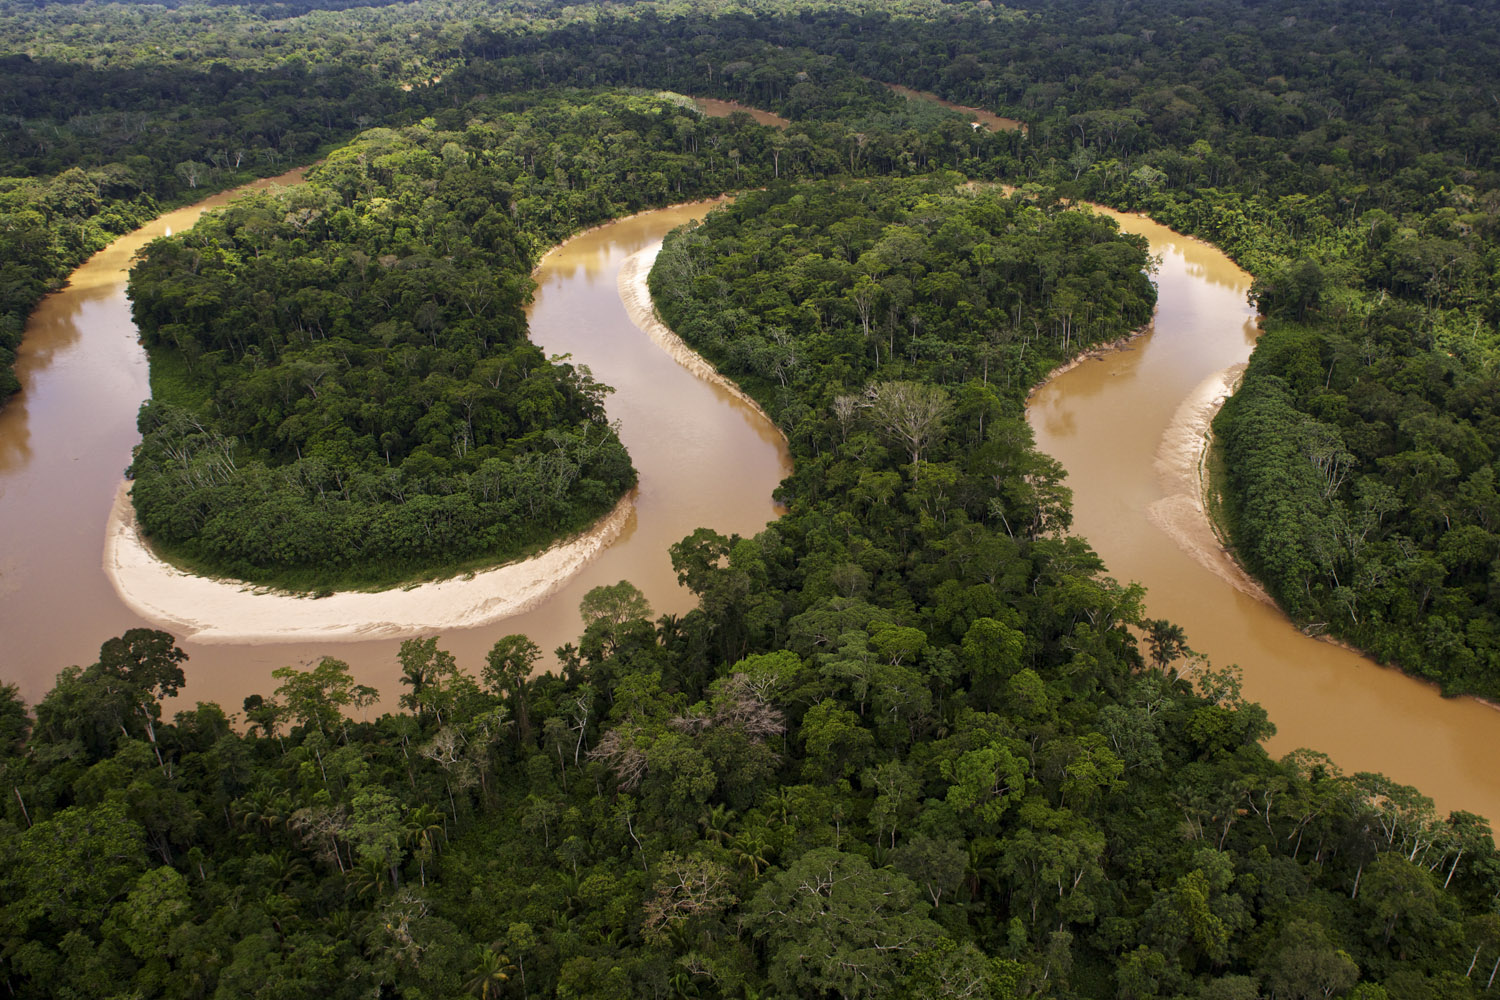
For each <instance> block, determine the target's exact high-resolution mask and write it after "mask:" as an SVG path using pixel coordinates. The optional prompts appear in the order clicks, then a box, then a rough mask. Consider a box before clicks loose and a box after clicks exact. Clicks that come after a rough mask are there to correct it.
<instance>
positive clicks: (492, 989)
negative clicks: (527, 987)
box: [464, 941, 516, 1000]
mask: <svg viewBox="0 0 1500 1000" xmlns="http://www.w3.org/2000/svg"><path fill="white" fill-rule="evenodd" d="M514 971H516V967H515V966H514V965H512V964H511V961H510V959H509V958H507V957H506V956H505V955H504V954H503V953H502V952H501V951H500V942H498V941H496V942H495V943H494V944H492V945H489V946H485V945H482V944H477V945H475V946H474V974H473V975H472V976H471V977H470V978H469V981H468V982H467V983H465V984H464V987H465V989H467V990H468V991H469V992H470V993H472V994H474V995H475V996H476V997H479V1000H490V998H491V997H495V996H499V995H500V987H502V986H504V985H505V984H506V983H508V982H510V974H511V973H512V972H514Z"/></svg>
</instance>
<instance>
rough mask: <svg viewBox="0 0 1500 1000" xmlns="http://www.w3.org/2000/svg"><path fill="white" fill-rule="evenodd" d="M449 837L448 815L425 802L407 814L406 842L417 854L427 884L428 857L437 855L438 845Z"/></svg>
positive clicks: (418, 868) (418, 865) (418, 864)
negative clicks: (445, 815)
mask: <svg viewBox="0 0 1500 1000" xmlns="http://www.w3.org/2000/svg"><path fill="white" fill-rule="evenodd" d="M446 839H447V822H446V817H444V815H443V814H442V813H440V812H438V810H437V809H435V808H434V807H432V806H430V805H427V804H426V803H425V802H424V803H423V804H422V805H419V806H417V807H416V808H415V809H413V810H412V811H411V812H409V813H407V814H406V842H407V843H408V844H411V845H412V846H413V847H414V848H415V851H416V855H417V872H418V874H419V876H420V878H421V880H422V884H423V885H424V886H425V885H426V884H427V859H428V858H432V857H436V856H437V852H438V846H439V845H440V844H441V843H442V842H443V841H444V840H446Z"/></svg>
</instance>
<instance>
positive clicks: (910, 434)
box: [865, 382, 953, 478]
mask: <svg viewBox="0 0 1500 1000" xmlns="http://www.w3.org/2000/svg"><path fill="white" fill-rule="evenodd" d="M865 399H866V401H867V404H868V406H869V409H870V416H871V417H872V418H873V419H874V420H875V423H876V424H877V425H879V426H880V428H881V429H883V430H884V431H885V432H886V433H887V434H889V435H890V436H891V437H893V438H895V439H896V440H898V441H900V442H901V443H902V444H903V445H905V446H906V453H907V454H908V455H909V456H910V457H911V463H912V467H913V468H912V478H916V477H917V475H918V472H917V463H918V462H920V461H921V459H922V452H923V450H925V449H926V448H927V446H928V445H930V444H932V443H933V441H935V440H937V439H938V438H939V437H940V436H941V435H942V433H943V430H944V424H945V423H946V421H947V419H948V414H949V412H950V411H951V410H952V409H953V403H952V400H950V399H949V398H948V393H947V392H946V391H944V390H943V388H942V387H941V386H936V385H928V384H925V383H922V382H876V383H875V384H874V385H872V386H871V387H870V388H869V389H867V390H866V391H865Z"/></svg>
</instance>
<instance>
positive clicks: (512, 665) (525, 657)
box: [484, 635, 542, 746]
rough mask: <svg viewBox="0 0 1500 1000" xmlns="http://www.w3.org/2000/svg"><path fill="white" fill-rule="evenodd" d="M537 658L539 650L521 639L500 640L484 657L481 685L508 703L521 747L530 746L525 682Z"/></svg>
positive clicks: (522, 636)
mask: <svg viewBox="0 0 1500 1000" xmlns="http://www.w3.org/2000/svg"><path fill="white" fill-rule="evenodd" d="M541 658H542V650H541V647H539V646H538V645H537V644H536V643H534V642H532V641H531V640H530V639H528V638H527V637H526V636H524V635H506V636H501V637H500V638H499V639H496V640H495V644H494V645H493V646H491V647H490V651H489V653H487V654H486V655H485V664H484V682H485V685H486V686H487V687H489V689H490V690H491V691H493V692H494V693H495V694H497V695H500V696H502V697H504V698H506V699H508V700H509V702H510V705H511V711H512V712H513V713H514V714H515V717H516V733H517V737H518V739H519V740H520V743H521V745H522V746H528V745H530V743H531V714H530V712H529V710H528V707H527V698H526V689H527V682H528V681H529V680H530V679H531V675H532V673H534V672H535V670H536V664H537V661H538V660H540V659H541Z"/></svg>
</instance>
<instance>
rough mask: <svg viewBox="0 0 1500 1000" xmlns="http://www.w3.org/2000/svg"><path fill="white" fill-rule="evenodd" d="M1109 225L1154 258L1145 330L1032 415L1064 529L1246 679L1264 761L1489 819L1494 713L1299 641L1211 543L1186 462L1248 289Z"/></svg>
mask: <svg viewBox="0 0 1500 1000" xmlns="http://www.w3.org/2000/svg"><path fill="white" fill-rule="evenodd" d="M1112 214H1114V213H1112ZM1115 218H1117V219H1119V221H1120V223H1121V227H1122V228H1123V229H1125V230H1126V231H1128V232H1134V233H1140V234H1142V235H1144V236H1146V237H1147V239H1149V240H1150V241H1151V248H1152V253H1154V254H1159V255H1161V259H1162V263H1161V270H1160V273H1159V274H1158V275H1157V284H1158V289H1159V296H1158V306H1157V314H1156V322H1155V324H1154V330H1153V332H1151V333H1149V334H1147V335H1146V336H1143V337H1140V338H1138V339H1137V340H1135V341H1133V342H1132V343H1131V344H1130V346H1129V347H1127V348H1126V349H1125V350H1122V351H1119V352H1116V353H1113V354H1108V355H1105V356H1104V357H1101V358H1098V359H1095V360H1091V361H1086V362H1084V363H1083V364H1081V365H1078V366H1077V367H1075V368H1073V369H1071V370H1070V371H1067V372H1065V373H1063V374H1062V375H1059V376H1057V377H1056V378H1054V379H1052V380H1051V381H1049V382H1048V383H1047V384H1046V385H1045V386H1043V387H1042V388H1041V389H1039V390H1038V391H1037V393H1036V395H1035V396H1033V398H1032V401H1031V404H1030V406H1029V409H1028V413H1029V416H1030V420H1031V424H1032V427H1033V428H1034V430H1035V432H1036V438H1037V446H1038V447H1039V448H1041V449H1042V450H1043V451H1045V452H1047V453H1048V454H1050V455H1052V456H1053V457H1055V458H1056V459H1058V460H1059V461H1060V462H1062V464H1063V466H1064V467H1065V468H1066V469H1067V470H1068V483H1069V485H1070V486H1071V487H1072V489H1073V510H1074V516H1073V528H1074V530H1075V531H1076V532H1077V533H1079V534H1081V535H1083V536H1084V537H1085V538H1087V539H1089V541H1090V543H1091V544H1092V545H1093V546H1094V548H1095V549H1096V550H1097V551H1098V552H1099V554H1100V555H1101V556H1103V558H1104V561H1105V564H1106V565H1107V566H1108V567H1109V572H1110V574H1111V575H1112V576H1114V577H1115V578H1116V579H1118V580H1122V581H1131V580H1134V581H1139V582H1140V583H1143V584H1144V585H1145V586H1146V590H1147V597H1146V605H1147V613H1148V614H1150V615H1151V616H1152V617H1154V618H1167V619H1170V620H1172V621H1175V622H1177V623H1179V624H1181V625H1183V626H1184V627H1185V628H1186V629H1187V633H1188V642H1189V644H1190V645H1191V646H1192V647H1193V648H1194V649H1195V650H1197V651H1198V652H1201V653H1205V654H1207V655H1208V656H1209V657H1210V659H1211V660H1212V661H1213V663H1214V664H1215V665H1218V666H1222V665H1224V664H1229V663H1237V664H1239V665H1240V666H1241V667H1242V668H1243V669H1244V694H1245V696H1246V697H1248V698H1250V699H1252V700H1254V701H1258V702H1260V703H1261V704H1262V705H1264V706H1265V708H1266V710H1267V711H1268V712H1269V713H1270V716H1271V721H1272V722H1274V723H1275V724H1276V726H1277V730H1278V732H1277V735H1276V737H1275V738H1274V739H1272V740H1271V741H1270V743H1269V745H1268V749H1269V750H1270V751H1271V752H1272V753H1274V754H1281V753H1285V752H1287V751H1289V750H1293V749H1295V748H1297V747H1310V748H1312V749H1315V750H1320V751H1322V752H1324V753H1327V754H1328V755H1329V756H1331V757H1332V758H1333V759H1334V761H1335V762H1336V763H1338V764H1339V765H1340V766H1341V767H1342V768H1343V769H1344V770H1345V771H1346V772H1355V771H1380V772H1382V773H1384V774H1386V775H1389V776H1390V777H1392V778H1395V779H1396V780H1398V781H1401V782H1403V783H1406V784H1413V785H1417V786H1418V787H1420V788H1421V790H1422V791H1423V792H1424V793H1425V794H1427V795H1429V796H1432V797H1433V799H1434V800H1435V801H1436V802H1437V804H1438V806H1439V808H1440V809H1442V810H1445V811H1446V810H1452V809H1466V810H1468V811H1470V812H1476V813H1479V814H1480V815H1483V816H1487V817H1491V818H1494V819H1497V820H1500V768H1496V767H1495V762H1496V761H1497V760H1500V713H1497V712H1496V711H1495V710H1494V709H1492V708H1490V707H1488V706H1486V705H1484V704H1482V703H1480V702H1478V701H1474V700H1472V699H1444V698H1442V697H1441V696H1440V695H1439V694H1438V692H1437V689H1436V688H1434V687H1432V686H1431V685H1428V684H1424V683H1421V682H1419V681H1416V680H1414V679H1412V678H1410V677H1407V676H1405V675H1404V674H1401V673H1399V672H1398V671H1395V670H1391V669H1387V668H1384V667H1381V666H1379V665H1377V664H1375V663H1374V662H1372V661H1370V660H1369V659H1367V658H1365V657H1363V656H1360V655H1358V654H1356V653H1353V652H1350V651H1348V650H1346V649H1343V648H1340V647H1339V646H1336V645H1334V644H1332V643H1328V642H1321V641H1319V640H1316V639H1311V638H1308V637H1307V636H1304V635H1303V634H1302V633H1301V631H1299V630H1298V629H1297V628H1295V627H1294V626H1293V625H1292V624H1291V623H1290V622H1289V621H1288V620H1287V618H1286V617H1285V616H1284V615H1282V614H1281V612H1279V611H1278V610H1277V609H1276V608H1274V607H1272V606H1270V605H1269V604H1268V603H1266V601H1265V600H1264V599H1263V598H1262V597H1260V596H1258V594H1257V591H1258V588H1256V587H1255V586H1254V584H1253V583H1252V582H1251V581H1249V580H1247V579H1246V578H1245V577H1244V574H1243V573H1241V572H1240V571H1239V569H1238V567H1237V566H1236V565H1235V564H1234V563H1233V561H1232V560H1230V559H1229V557H1228V555H1227V554H1225V553H1224V552H1223V550H1222V548H1221V547H1220V545H1219V543H1218V541H1217V540H1216V539H1215V538H1214V536H1213V533H1212V531H1211V530H1210V528H1209V525H1208V522H1207V520H1206V519H1205V518H1204V517H1203V514H1202V509H1201V505H1200V503H1199V497H1198V477H1197V462H1198V456H1199V454H1200V451H1201V445H1202V440H1203V438H1202V434H1203V431H1204V429H1205V427H1206V421H1207V419H1208V417H1209V416H1210V415H1211V414H1212V413H1213V412H1214V411H1215V409H1216V404H1217V401H1218V400H1220V399H1222V398H1223V396H1224V394H1225V392H1226V391H1227V389H1226V385H1227V384H1230V383H1232V381H1233V378H1234V375H1235V374H1236V372H1235V367H1234V366H1237V365H1242V364H1243V363H1244V362H1245V361H1246V360H1247V359H1248V358H1249V357H1250V350H1251V348H1252V347H1253V346H1254V344H1255V338H1256V336H1257V333H1258V331H1257V328H1256V326H1255V323H1254V314H1253V312H1252V311H1251V310H1250V308H1249V307H1248V306H1247V305H1246V299H1245V293H1246V292H1247V291H1248V289H1249V285H1250V277H1249V275H1247V274H1246V273H1245V272H1244V271H1241V270H1240V269H1239V268H1238V267H1236V266H1235V265H1234V263H1233V262H1232V261H1230V260H1229V259H1228V258H1227V257H1225V256H1224V255H1223V254H1222V253H1220V252H1219V251H1217V250H1215V249H1214V248H1212V247H1210V246H1207V245H1205V244H1203V243H1201V242H1198V241H1196V240H1193V239H1190V238H1188V237H1185V236H1181V235H1179V234H1177V233H1174V232H1172V231H1171V230H1169V229H1167V228H1165V227H1163V226H1159V225H1157V224H1156V223H1154V222H1151V221H1150V220H1147V219H1143V218H1140V217H1138V216H1130V215H1119V214H1115Z"/></svg>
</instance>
